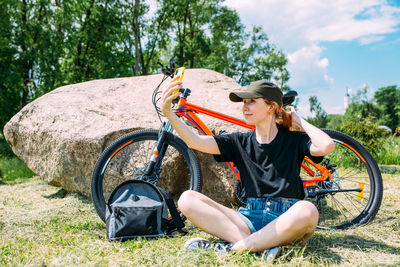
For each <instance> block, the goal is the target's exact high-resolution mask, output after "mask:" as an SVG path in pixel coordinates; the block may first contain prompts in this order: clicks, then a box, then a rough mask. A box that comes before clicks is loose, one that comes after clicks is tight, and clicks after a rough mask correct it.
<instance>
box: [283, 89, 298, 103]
mask: <svg viewBox="0 0 400 267" xmlns="http://www.w3.org/2000/svg"><path fill="white" fill-rule="evenodd" d="M296 96H297V92H296V91H294V90H289V91H285V92H284V93H283V97H282V101H283V105H284V106H287V105H290V104H292V103H293V102H294V99H295V98H296Z"/></svg>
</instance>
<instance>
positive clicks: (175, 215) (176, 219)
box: [157, 186, 185, 231]
mask: <svg viewBox="0 0 400 267" xmlns="http://www.w3.org/2000/svg"><path fill="white" fill-rule="evenodd" d="M157 188H158V189H159V191H160V193H161V194H162V195H163V197H164V199H165V202H166V203H167V207H168V209H169V212H170V213H171V216H172V221H173V222H174V224H175V226H176V228H177V229H178V231H179V230H181V229H182V228H183V227H185V224H184V223H183V221H182V218H181V216H180V215H179V213H178V210H177V209H176V206H175V203H174V201H173V199H172V197H171V195H170V194H169V193H168V192H167V191H165V190H164V189H163V188H161V187H158V186H157Z"/></svg>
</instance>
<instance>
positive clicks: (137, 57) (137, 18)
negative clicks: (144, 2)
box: [133, 0, 140, 76]
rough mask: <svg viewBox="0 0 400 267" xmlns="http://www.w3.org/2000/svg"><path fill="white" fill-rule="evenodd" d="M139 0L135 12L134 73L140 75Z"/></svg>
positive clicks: (136, 2) (136, 1)
mask: <svg viewBox="0 0 400 267" xmlns="http://www.w3.org/2000/svg"><path fill="white" fill-rule="evenodd" d="M139 1H140V0H135V13H134V25H135V67H134V72H133V74H134V75H135V76H138V75H139V41H140V39H139V38H140V37H139V34H140V31H139Z"/></svg>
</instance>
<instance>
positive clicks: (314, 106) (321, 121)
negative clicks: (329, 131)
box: [307, 96, 328, 128]
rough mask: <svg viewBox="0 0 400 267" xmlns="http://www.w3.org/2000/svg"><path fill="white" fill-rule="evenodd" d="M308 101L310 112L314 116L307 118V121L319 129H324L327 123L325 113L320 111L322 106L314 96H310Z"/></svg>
mask: <svg viewBox="0 0 400 267" xmlns="http://www.w3.org/2000/svg"><path fill="white" fill-rule="evenodd" d="M308 101H309V102H310V112H311V113H314V114H315V116H314V117H313V118H308V119H307V120H308V121H309V122H310V123H311V124H313V125H315V126H317V127H319V128H325V127H326V125H327V122H328V120H327V113H326V112H325V110H323V109H322V105H321V103H320V102H319V100H318V98H317V97H316V96H311V97H310V98H309V99H308Z"/></svg>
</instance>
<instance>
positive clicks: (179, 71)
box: [173, 67, 185, 94]
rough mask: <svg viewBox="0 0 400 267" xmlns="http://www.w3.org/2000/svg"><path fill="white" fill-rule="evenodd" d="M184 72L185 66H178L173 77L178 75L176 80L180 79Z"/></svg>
mask: <svg viewBox="0 0 400 267" xmlns="http://www.w3.org/2000/svg"><path fill="white" fill-rule="evenodd" d="M184 73H185V67H180V68H178V69H177V70H176V71H175V74H174V78H175V77H176V76H179V78H178V81H182V79H183V74H184ZM177 92H178V90H176V91H174V92H173V94H176V93H177Z"/></svg>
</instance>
